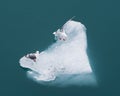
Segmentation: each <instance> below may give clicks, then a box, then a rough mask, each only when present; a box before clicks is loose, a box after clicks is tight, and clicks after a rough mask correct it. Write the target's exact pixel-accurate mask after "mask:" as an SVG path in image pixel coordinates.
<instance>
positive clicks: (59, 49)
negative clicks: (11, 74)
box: [20, 20, 96, 86]
mask: <svg viewBox="0 0 120 96" xmlns="http://www.w3.org/2000/svg"><path fill="white" fill-rule="evenodd" d="M63 30H64V31H65V32H66V35H67V39H66V40H65V41H62V40H57V41H56V42H55V43H54V44H52V45H51V46H49V47H48V49H47V50H45V51H43V52H41V53H38V52H37V53H34V54H33V55H35V56H36V59H35V60H33V59H30V58H29V56H24V57H22V58H21V59H20V66H21V67H23V68H28V69H30V70H29V71H28V72H27V74H28V76H29V77H31V78H33V79H34V80H35V81H37V82H39V83H42V84H51V85H61V86H65V85H94V84H95V83H96V80H95V78H94V75H93V72H92V69H91V67H90V64H89V60H88V56H87V52H86V48H87V41H86V40H87V39H86V28H85V26H84V25H83V24H81V23H80V22H76V21H73V20H69V21H68V22H66V23H65V24H64V26H63Z"/></svg>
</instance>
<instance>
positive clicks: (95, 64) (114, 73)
mask: <svg viewBox="0 0 120 96" xmlns="http://www.w3.org/2000/svg"><path fill="white" fill-rule="evenodd" d="M119 3H120V2H119V1H118V0H114V1H113V0H99V1H98V0H92V1H91V0H74V1H72V0H66V1H64V0H60V1H58V0H49V1H48V0H41V1H40V0H39V1H38V0H35V1H32V0H19V1H16V0H9V1H7V2H6V1H4V2H2V3H1V18H0V21H1V22H0V24H1V28H0V44H1V46H0V51H1V52H0V53H1V55H0V57H1V59H0V60H1V62H0V76H1V78H0V96H66V95H70V96H101V95H102V96H106V95H107V96H119V89H120V87H119V86H120V83H119V81H120V76H119V67H120V65H119V64H120V61H119V53H120V51H119V48H120V45H119V40H120V39H119V36H120V33H119V32H120V30H119V24H120V23H119V21H120V13H119V9H120V8H119ZM72 16H76V18H75V19H74V20H77V21H80V22H82V23H83V24H84V25H85V26H86V28H87V39H88V54H89V58H90V62H91V66H92V69H93V71H94V73H95V75H96V78H97V81H98V87H97V88H96V87H84V86H83V87H75V86H71V87H68V88H56V87H50V86H43V85H40V84H37V83H36V82H34V81H32V80H31V79H28V78H27V77H26V74H25V73H26V71H25V70H23V69H22V68H21V67H20V66H19V59H20V58H21V56H23V55H24V54H26V53H30V52H34V51H36V50H39V51H42V50H44V49H46V48H47V47H48V46H49V45H50V44H52V43H53V42H54V40H53V35H52V33H53V31H55V30H56V29H58V28H59V27H61V26H62V25H63V24H64V23H65V22H66V21H67V20H68V19H69V18H71V17H72Z"/></svg>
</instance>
